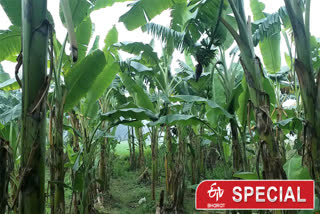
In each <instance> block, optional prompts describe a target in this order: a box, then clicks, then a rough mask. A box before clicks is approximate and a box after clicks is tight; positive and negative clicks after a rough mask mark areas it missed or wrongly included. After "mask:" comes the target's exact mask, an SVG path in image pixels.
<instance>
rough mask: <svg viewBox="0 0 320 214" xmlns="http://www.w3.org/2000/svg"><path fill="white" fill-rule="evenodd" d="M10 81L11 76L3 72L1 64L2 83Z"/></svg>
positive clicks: (0, 78)
mask: <svg viewBox="0 0 320 214" xmlns="http://www.w3.org/2000/svg"><path fill="white" fill-rule="evenodd" d="M9 79H10V75H9V74H8V73H6V72H5V71H4V70H3V67H2V65H1V64H0V83H3V82H5V81H7V80H9Z"/></svg>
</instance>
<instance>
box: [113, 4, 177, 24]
mask: <svg viewBox="0 0 320 214" xmlns="http://www.w3.org/2000/svg"><path fill="white" fill-rule="evenodd" d="M129 5H130V6H131V8H130V10H129V11H128V12H126V13H125V14H123V15H122V16H121V17H120V18H119V22H123V24H124V25H125V26H126V28H127V29H128V30H134V29H136V28H138V27H141V26H142V25H145V24H146V23H147V22H148V21H149V20H151V19H152V18H153V17H155V16H156V15H159V14H160V13H161V12H162V11H164V10H166V9H168V8H170V7H171V6H172V5H173V1H172V0H153V1H150V0H139V1H136V2H134V3H132V4H129Z"/></svg>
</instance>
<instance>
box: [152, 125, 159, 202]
mask: <svg viewBox="0 0 320 214" xmlns="http://www.w3.org/2000/svg"><path fill="white" fill-rule="evenodd" d="M151 156H152V174H151V178H152V181H151V198H152V200H156V195H155V194H156V193H155V192H156V191H155V189H156V183H157V180H158V128H157V127H152V129H151Z"/></svg>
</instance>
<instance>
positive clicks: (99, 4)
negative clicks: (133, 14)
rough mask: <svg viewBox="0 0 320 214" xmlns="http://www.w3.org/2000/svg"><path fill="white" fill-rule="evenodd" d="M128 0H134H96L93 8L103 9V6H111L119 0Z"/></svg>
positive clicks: (120, 0) (122, 0) (123, 0)
mask: <svg viewBox="0 0 320 214" xmlns="http://www.w3.org/2000/svg"><path fill="white" fill-rule="evenodd" d="M126 1H132V0H112V1H108V0H96V2H95V5H94V8H93V9H94V10H99V9H101V8H105V7H110V6H112V5H113V4H114V3H117V2H126Z"/></svg>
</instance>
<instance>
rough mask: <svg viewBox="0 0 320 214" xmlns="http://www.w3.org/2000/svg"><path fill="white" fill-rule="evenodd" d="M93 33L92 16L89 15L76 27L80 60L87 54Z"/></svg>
mask: <svg viewBox="0 0 320 214" xmlns="http://www.w3.org/2000/svg"><path fill="white" fill-rule="evenodd" d="M91 34H92V22H91V19H90V17H88V18H87V19H85V20H84V21H83V22H81V24H80V25H79V26H78V27H77V29H76V39H77V44H78V60H79V61H80V60H81V59H83V58H84V57H85V56H86V52H87V49H88V44H89V42H90V38H91Z"/></svg>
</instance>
